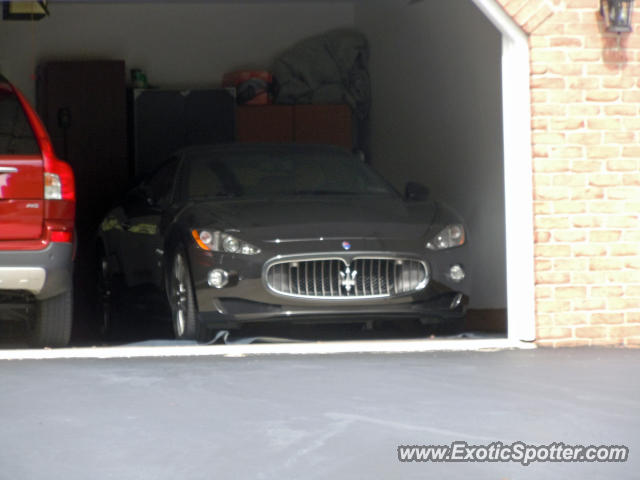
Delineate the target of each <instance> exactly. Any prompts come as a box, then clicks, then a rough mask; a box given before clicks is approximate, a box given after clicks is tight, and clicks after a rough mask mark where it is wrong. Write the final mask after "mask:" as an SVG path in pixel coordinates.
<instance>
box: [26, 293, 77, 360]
mask: <svg viewBox="0 0 640 480" xmlns="http://www.w3.org/2000/svg"><path fill="white" fill-rule="evenodd" d="M72 324H73V293H72V291H71V290H69V291H68V292H65V293H63V294H61V295H58V296H57V297H53V298H48V299H46V300H40V301H38V303H37V306H36V312H35V318H34V319H33V321H32V322H31V325H30V329H29V344H30V345H31V346H32V347H52V348H53V347H66V346H67V345H68V344H69V340H70V339H71V326H72Z"/></svg>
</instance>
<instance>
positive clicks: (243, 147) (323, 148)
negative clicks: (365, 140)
mask: <svg viewBox="0 0 640 480" xmlns="http://www.w3.org/2000/svg"><path fill="white" fill-rule="evenodd" d="M259 152H270V153H278V152H281V153H326V154H333V155H335V154H342V155H344V154H351V152H349V150H347V149H345V148H341V147H337V146H332V145H301V144H293V143H245V144H242V143H230V144H220V145H197V146H192V147H186V148H183V149H181V150H179V153H182V154H184V155H186V156H194V155H206V154H212V153H259Z"/></svg>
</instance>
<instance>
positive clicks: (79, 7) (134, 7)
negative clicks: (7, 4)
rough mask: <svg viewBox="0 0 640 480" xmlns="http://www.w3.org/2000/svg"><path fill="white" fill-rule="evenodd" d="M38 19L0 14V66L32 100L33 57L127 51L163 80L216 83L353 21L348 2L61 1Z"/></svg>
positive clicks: (132, 63)
mask: <svg viewBox="0 0 640 480" xmlns="http://www.w3.org/2000/svg"><path fill="white" fill-rule="evenodd" d="M49 9H50V11H51V16H50V17H48V18H45V19H43V20H40V21H38V22H34V23H32V22H16V21H12V22H10V21H1V20H0V71H2V72H3V73H4V75H5V76H6V77H7V78H9V79H10V80H11V81H12V82H14V83H15V84H17V85H18V86H19V87H20V88H21V89H22V90H23V91H24V92H25V94H26V95H27V96H28V97H29V99H30V100H34V97H35V94H34V81H33V79H32V75H33V73H34V71H35V67H36V65H37V64H38V63H39V62H40V61H42V60H51V59H64V60H72V59H101V58H106V59H124V60H126V64H127V69H130V68H142V69H143V70H144V71H145V73H146V74H147V77H148V79H149V81H150V82H151V83H152V84H154V85H159V86H163V87H183V86H184V87H201V86H217V85H219V84H220V81H221V78H222V75H223V73H224V72H227V71H229V70H231V69H236V68H253V67H255V68H265V67H268V66H269V65H270V62H271V60H272V59H273V58H274V57H275V56H276V55H277V54H278V53H280V52H281V51H282V50H284V49H286V48H287V47H289V46H291V44H293V43H294V42H296V41H298V40H301V39H303V38H305V37H307V36H310V35H314V34H316V33H322V32H324V31H326V30H329V29H332V28H336V27H345V26H346V27H352V26H353V22H354V7H353V4H351V3H348V2H345V3H343V2H331V3H322V2H317V3H316V2H296V3H293V2H290V3H273V2H269V4H265V3H262V4H246V3H245V4H241V3H240V2H236V3H233V4H232V3H224V4H215V3H197V4H195V3H155V4H151V3H136V4H133V3H129V4H127V3H117V4H116V3H111V4H109V3H92V4H89V3H57V2H50V4H49Z"/></svg>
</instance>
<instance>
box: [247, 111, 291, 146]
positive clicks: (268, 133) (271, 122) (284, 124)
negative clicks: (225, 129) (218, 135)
mask: <svg viewBox="0 0 640 480" xmlns="http://www.w3.org/2000/svg"><path fill="white" fill-rule="evenodd" d="M236 141H237V142H240V143H291V142H293V107H290V106H287V105H255V106H243V107H238V108H237V109H236Z"/></svg>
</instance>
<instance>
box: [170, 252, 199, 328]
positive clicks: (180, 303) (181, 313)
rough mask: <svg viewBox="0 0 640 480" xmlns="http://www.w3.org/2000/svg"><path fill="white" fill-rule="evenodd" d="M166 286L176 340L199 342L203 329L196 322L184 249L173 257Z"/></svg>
mask: <svg viewBox="0 0 640 480" xmlns="http://www.w3.org/2000/svg"><path fill="white" fill-rule="evenodd" d="M168 285H169V289H168V291H167V295H168V297H169V305H171V319H172V324H173V332H174V335H175V338H176V340H196V341H201V340H202V339H203V334H204V333H205V329H204V328H203V327H202V326H201V325H200V321H199V320H198V309H197V307H196V301H195V296H194V291H193V282H192V281H191V272H190V271H189V263H188V260H187V255H186V252H185V250H184V248H178V249H177V250H176V253H175V254H174V255H173V258H172V260H171V269H170V271H169V281H168Z"/></svg>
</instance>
